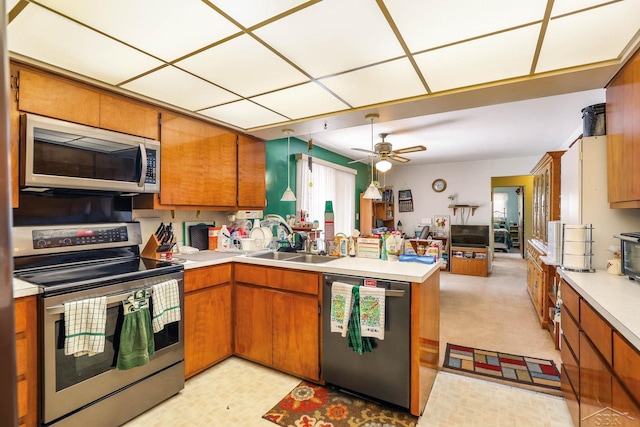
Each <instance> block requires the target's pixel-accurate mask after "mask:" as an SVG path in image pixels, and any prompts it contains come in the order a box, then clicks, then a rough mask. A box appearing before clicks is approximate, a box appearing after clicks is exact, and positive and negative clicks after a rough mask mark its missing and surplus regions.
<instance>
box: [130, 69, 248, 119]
mask: <svg viewBox="0 0 640 427" xmlns="http://www.w3.org/2000/svg"><path fill="white" fill-rule="evenodd" d="M122 87H123V88H124V89H127V90H131V91H133V92H136V93H139V94H141V95H144V96H148V97H150V98H154V99H157V100H161V101H163V102H166V103H169V104H173V105H175V106H178V107H181V108H185V109H187V110H192V111H193V110H200V109H202V108H206V107H211V106H214V105H219V104H224V103H227V102H231V101H236V100H238V99H239V97H238V96H237V95H234V94H232V93H231V92H228V91H226V90H224V89H220V88H219V87H217V86H214V85H212V84H211V83H209V82H205V81H204V80H202V79H199V78H197V77H194V76H192V75H191V74H189V73H185V72H184V71H182V70H178V69H177V68H175V67H171V66H167V67H164V68H161V69H160V70H157V71H154V72H153V73H150V74H147V75H145V76H143V77H140V78H138V79H135V80H132V81H131V82H129V83H127V84H124V85H122Z"/></svg>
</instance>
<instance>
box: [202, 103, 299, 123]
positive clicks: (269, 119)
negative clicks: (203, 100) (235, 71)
mask: <svg viewBox="0 0 640 427" xmlns="http://www.w3.org/2000/svg"><path fill="white" fill-rule="evenodd" d="M199 113H200V114H203V115H205V116H208V117H211V118H213V119H216V120H218V121H221V122H224V123H229V124H230V125H233V126H236V127H239V128H241V129H250V128H253V127H259V126H267V125H271V124H274V123H279V122H284V121H286V120H288V119H287V118H286V117H283V116H281V115H280V114H277V113H274V112H273V111H269V110H267V109H266V108H263V107H261V106H259V105H256V104H254V103H253V102H251V101H247V100H242V101H237V102H232V103H230V104H225V105H221V106H219V107H213V108H207V109H206V110H202V111H199Z"/></svg>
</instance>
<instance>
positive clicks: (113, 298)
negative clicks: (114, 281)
mask: <svg viewBox="0 0 640 427" xmlns="http://www.w3.org/2000/svg"><path fill="white" fill-rule="evenodd" d="M146 291H147V295H151V293H152V291H151V288H147V289H146ZM133 292H135V291H134V290H132V291H127V292H122V293H119V294H113V295H107V305H111V304H113V303H116V302H121V301H124V300H126V299H127V298H129V295H131V294H132V293H133ZM62 313H64V304H59V305H53V306H51V307H47V314H51V315H53V314H62Z"/></svg>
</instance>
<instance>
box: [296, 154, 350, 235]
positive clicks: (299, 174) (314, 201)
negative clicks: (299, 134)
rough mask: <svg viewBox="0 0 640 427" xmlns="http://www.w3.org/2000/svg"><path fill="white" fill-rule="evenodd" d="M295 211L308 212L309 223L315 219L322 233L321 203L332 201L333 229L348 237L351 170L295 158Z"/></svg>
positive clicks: (310, 159) (323, 204)
mask: <svg viewBox="0 0 640 427" xmlns="http://www.w3.org/2000/svg"><path fill="white" fill-rule="evenodd" d="M296 159H297V162H296V197H297V199H298V200H297V201H296V210H297V212H298V213H299V212H300V211H301V210H304V211H306V212H308V213H309V221H314V220H318V221H319V222H320V227H321V229H322V230H324V229H325V228H324V208H325V202H326V201H327V200H331V202H333V214H334V219H333V221H334V229H335V232H336V233H339V232H342V233H345V234H346V235H351V232H352V230H353V228H354V227H355V211H356V199H355V193H356V173H357V171H356V170H355V169H351V168H347V167H344V166H340V165H336V164H334V163H330V162H327V161H324V160H320V159H316V158H312V157H309V156H307V155H305V154H297V155H296Z"/></svg>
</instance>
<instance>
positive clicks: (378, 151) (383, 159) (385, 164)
mask: <svg viewBox="0 0 640 427" xmlns="http://www.w3.org/2000/svg"><path fill="white" fill-rule="evenodd" d="M388 135H389V134H388V133H381V134H378V136H379V137H380V138H382V141H380V142H378V143H377V144H376V145H375V146H374V148H373V150H365V149H362V148H352V150H355V151H362V152H365V153H369V156H368V157H365V158H364V159H367V158H369V157H378V158H379V159H380V160H379V161H378V162H377V163H376V169H378V170H379V171H380V172H386V171H388V170H389V169H391V162H389V160H393V161H395V162H398V163H407V162H409V161H411V159H408V158H406V157H403V156H401V155H400V154H407V153H415V152H417V151H425V150H426V149H427V147H425V146H424V145H414V146H413V147H406V148H400V149H398V150H394V149H393V146H392V145H391V143H390V142H386V141H385V140H384V139H385V138H386V137H387V136H388ZM364 159H359V160H354V161H352V162H349V163H355V162H359V161H362V160H364Z"/></svg>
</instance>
